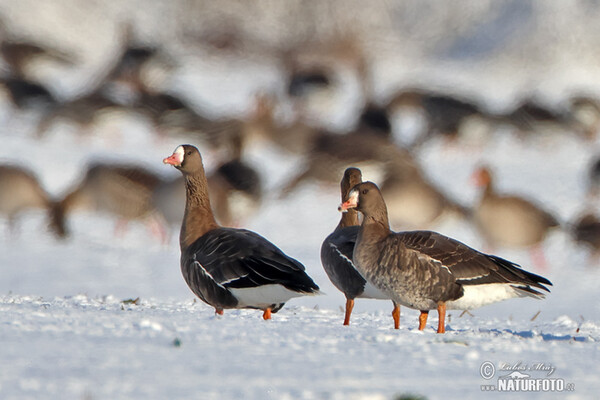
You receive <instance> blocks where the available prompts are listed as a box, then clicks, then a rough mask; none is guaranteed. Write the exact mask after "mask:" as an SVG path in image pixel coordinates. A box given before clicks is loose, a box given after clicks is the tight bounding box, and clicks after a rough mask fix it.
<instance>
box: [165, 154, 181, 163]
mask: <svg viewBox="0 0 600 400" xmlns="http://www.w3.org/2000/svg"><path fill="white" fill-rule="evenodd" d="M163 164H170V165H173V166H177V165H179V162H178V161H177V157H176V155H175V154H173V155H171V156H169V157H167V158H164V159H163Z"/></svg>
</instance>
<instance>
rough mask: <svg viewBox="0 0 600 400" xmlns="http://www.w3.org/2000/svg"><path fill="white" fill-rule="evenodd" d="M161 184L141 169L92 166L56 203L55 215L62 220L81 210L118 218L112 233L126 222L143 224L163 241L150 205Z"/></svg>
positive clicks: (117, 166) (163, 233)
mask: <svg viewBox="0 0 600 400" xmlns="http://www.w3.org/2000/svg"><path fill="white" fill-rule="evenodd" d="M161 182H162V180H161V179H160V178H159V177H158V176H157V175H156V174H154V173H153V172H151V171H149V170H147V169H146V168H144V167H142V166H138V165H130V164H113V163H111V162H94V163H92V164H91V165H89V166H88V168H87V170H86V173H85V176H84V178H83V179H82V180H81V182H79V184H77V186H76V187H75V188H74V189H73V190H72V191H70V192H69V193H68V194H67V195H65V197H64V198H63V199H62V200H61V201H60V202H59V203H58V205H57V207H56V208H57V210H56V213H57V214H58V215H60V218H61V219H63V220H64V219H65V218H66V217H67V216H68V215H69V214H71V213H72V212H73V211H76V210H81V209H84V210H85V209H87V210H91V211H97V212H105V213H108V214H112V215H114V216H116V217H118V218H119V220H118V221H117V225H116V226H115V233H118V232H120V231H122V230H123V229H124V228H125V227H126V225H127V224H128V223H129V221H134V220H138V221H146V222H148V223H150V224H151V225H149V226H150V227H151V228H152V229H154V230H155V232H156V234H157V235H158V236H159V237H160V238H161V240H165V237H166V235H165V231H164V227H163V226H162V225H161V224H160V223H159V222H158V221H157V220H156V213H157V210H156V208H155V207H154V204H153V202H152V193H153V191H154V190H155V188H156V187H157V186H159V185H160V184H161ZM65 229H67V228H66V227H65ZM65 233H66V234H68V230H66V231H65Z"/></svg>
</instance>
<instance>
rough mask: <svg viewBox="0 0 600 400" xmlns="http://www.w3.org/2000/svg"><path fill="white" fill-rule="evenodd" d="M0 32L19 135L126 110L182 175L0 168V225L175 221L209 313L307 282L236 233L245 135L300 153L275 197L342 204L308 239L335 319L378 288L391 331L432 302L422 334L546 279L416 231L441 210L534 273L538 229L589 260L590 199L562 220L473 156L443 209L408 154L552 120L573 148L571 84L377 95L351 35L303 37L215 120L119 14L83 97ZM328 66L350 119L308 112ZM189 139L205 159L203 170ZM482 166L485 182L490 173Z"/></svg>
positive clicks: (598, 247) (255, 183) (187, 266)
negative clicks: (345, 88)
mask: <svg viewBox="0 0 600 400" xmlns="http://www.w3.org/2000/svg"><path fill="white" fill-rule="evenodd" d="M1 25H2V24H0V26H1ZM4 36H5V38H4V39H3V41H2V43H1V45H0V55H1V56H2V59H3V62H4V64H5V65H6V68H4V70H3V75H2V77H1V79H0V87H1V88H2V90H3V91H4V92H5V95H6V98H7V99H8V101H9V102H10V104H11V105H10V107H11V114H13V115H17V116H18V115H25V114H27V115H29V114H32V115H35V116H36V117H35V118H34V121H35V122H34V125H35V126H34V128H33V130H32V133H31V134H32V135H34V136H35V137H36V138H37V140H41V141H43V140H45V139H46V137H47V135H50V134H51V131H52V130H53V127H55V126H56V125H57V124H64V123H66V124H69V125H70V126H72V127H74V130H75V131H76V132H78V133H80V134H81V136H82V138H83V137H84V136H86V135H87V136H92V135H94V134H97V132H98V131H97V129H98V126H99V125H100V124H101V120H102V118H104V117H105V116H106V115H114V114H115V113H125V114H128V115H134V116H135V117H136V118H138V119H141V120H143V121H144V123H145V124H146V126H149V127H150V129H151V130H153V133H154V134H155V136H156V138H157V140H160V138H164V137H165V136H177V137H180V136H184V137H185V138H186V139H187V141H188V143H192V144H193V146H190V145H182V146H180V147H178V148H177V149H176V151H175V152H174V153H173V154H172V155H171V156H170V157H167V158H165V160H164V161H165V163H167V164H171V165H173V166H174V167H175V168H177V169H179V170H180V171H181V172H182V173H183V177H176V178H173V179H166V178H164V177H163V175H161V174H158V173H156V172H153V170H151V169H149V168H147V166H144V165H141V164H135V163H128V164H122V163H116V162H109V161H99V160H89V162H88V164H86V165H81V171H85V172H84V173H83V174H82V178H81V179H80V180H79V181H76V182H70V184H69V185H68V187H69V189H68V190H67V191H66V192H65V193H61V194H58V195H50V194H49V193H48V192H47V191H46V190H45V189H44V187H43V185H42V184H41V183H40V181H39V180H38V179H37V178H36V171H30V170H29V169H28V167H26V166H24V165H17V164H15V163H7V162H6V163H3V165H0V213H2V215H4V216H5V217H6V219H7V221H8V223H7V225H8V229H9V231H10V232H11V233H10V234H11V235H15V234H16V232H15V231H16V230H17V229H18V223H17V218H18V216H19V214H21V213H23V212H26V210H28V209H42V210H44V211H45V212H46V213H47V215H48V219H49V226H50V230H51V231H52V232H53V233H54V234H55V235H56V236H57V238H59V239H60V240H68V238H69V236H70V235H73V234H76V232H72V229H71V228H70V226H69V223H68V219H70V218H74V217H75V215H76V213H77V212H78V211H79V210H87V211H92V212H97V213H101V214H103V215H110V216H111V217H112V218H114V219H115V221H116V225H115V233H116V234H121V233H120V232H122V231H123V229H124V227H125V225H126V224H127V223H129V222H134V221H138V222H139V221H141V222H143V223H146V224H148V227H149V228H150V230H151V231H152V232H153V234H154V235H155V236H156V237H157V240H159V241H160V242H162V243H165V244H168V242H169V240H168V238H169V235H170V232H171V231H173V230H177V229H178V228H179V227H180V226H181V222H182V221H183V226H182V227H181V236H180V240H181V242H180V245H181V270H182V273H183V276H184V279H185V281H186V283H187V284H188V286H189V287H190V289H191V290H192V292H193V293H194V294H195V295H197V296H198V297H199V298H200V299H202V300H203V301H204V302H206V303H208V304H209V305H211V306H212V307H214V308H215V310H216V312H217V313H222V312H223V310H224V309H230V308H254V309H260V310H262V311H263V317H264V318H265V319H269V318H271V313H274V312H277V311H278V310H279V309H281V307H283V305H284V304H285V303H286V302H287V301H288V300H290V299H292V298H294V297H298V296H304V295H313V294H318V293H319V288H318V285H317V284H316V283H315V282H313V280H312V279H311V278H310V277H309V276H308V275H307V274H306V272H305V268H304V266H303V265H302V264H301V263H300V262H299V261H298V260H295V259H293V258H291V257H289V256H287V255H286V254H285V253H283V251H281V250H280V249H279V248H278V247H277V246H276V244H274V243H271V242H269V241H268V240H267V239H265V238H263V237H262V236H260V235H259V234H257V233H255V232H251V231H249V230H245V229H243V226H244V222H245V220H246V219H247V218H249V217H250V216H251V215H252V214H253V213H255V212H256V211H257V210H259V209H260V207H261V204H262V202H263V201H264V198H265V197H266V193H265V190H266V187H267V186H268V185H267V183H268V182H266V176H265V174H264V171H262V170H261V169H260V168H258V167H257V166H256V165H253V164H251V163H248V162H247V160H246V158H245V154H246V153H245V150H246V148H247V147H248V145H249V144H253V143H257V142H267V143H268V144H269V145H270V146H273V147H274V148H276V149H277V151H279V152H281V153H282V154H289V155H290V156H291V157H292V156H293V157H296V158H298V159H299V160H300V163H299V166H298V168H297V170H296V172H297V173H296V174H295V175H294V176H292V177H291V178H290V179H289V181H287V182H285V183H284V184H283V185H282V186H281V187H280V188H278V189H277V190H278V191H279V193H278V194H277V195H278V196H279V197H278V198H279V199H281V198H284V197H286V196H290V195H292V193H294V192H295V191H297V190H299V188H300V187H301V186H302V185H307V184H314V183H318V184H320V185H327V186H329V187H331V186H333V185H337V184H338V182H339V181H340V178H342V182H341V196H342V203H343V206H342V208H343V209H344V211H346V212H345V213H344V214H342V216H341V219H340V222H339V224H338V226H337V227H336V228H335V230H334V231H333V232H332V233H331V235H329V236H328V237H327V238H326V239H325V240H324V241H323V244H322V247H321V261H322V264H323V268H324V269H325V271H326V273H327V275H328V277H329V278H330V280H331V282H332V283H333V285H334V286H335V287H336V288H337V289H339V290H340V291H341V292H342V293H343V294H344V295H345V297H346V305H345V318H344V324H345V325H348V324H349V323H350V316H351V313H352V308H353V305H354V300H355V299H357V298H375V299H385V300H391V301H392V302H393V305H394V308H393V310H394V311H393V312H392V315H393V319H394V326H395V327H396V328H398V327H399V324H400V322H399V319H400V306H405V307H409V308H413V309H416V310H419V311H420V312H421V316H420V319H419V329H424V327H425V324H426V321H427V315H428V313H429V311H430V310H437V311H438V313H439V325H438V329H437V331H438V332H439V333H443V332H444V331H445V325H444V316H445V312H446V309H471V308H475V307H479V306H483V305H486V304H490V303H493V302H496V301H500V300H504V299H508V298H512V297H525V296H529V297H534V298H543V292H547V291H548V288H547V287H546V286H547V285H551V283H550V282H549V281H548V280H547V279H545V278H543V277H541V276H539V275H536V274H533V273H531V272H527V271H526V270H524V269H522V268H521V267H519V266H518V265H516V264H514V263H512V262H510V261H507V260H505V259H502V258H500V257H497V256H493V255H489V254H486V253H484V252H479V251H477V250H475V249H473V248H471V247H468V246H467V245H465V244H463V243H461V242H458V241H456V240H454V239H451V238H449V237H446V236H443V235H441V234H439V233H435V232H433V231H430V229H435V228H436V226H437V224H438V223H439V221H440V220H441V219H443V218H444V217H445V216H448V215H452V216H455V217H458V218H460V219H463V220H465V221H468V222H469V223H472V224H473V226H474V227H475V228H476V229H477V230H478V232H480V236H481V237H482V238H483V239H484V241H485V243H486V246H487V247H486V252H487V251H488V250H492V249H493V250H494V251H495V250H496V249H497V248H499V247H503V246H507V247H517V248H525V249H527V250H530V251H531V254H532V262H533V265H534V266H535V268H536V269H540V270H543V268H546V267H547V266H546V261H545V258H544V254H543V251H542V249H541V244H542V243H543V242H544V240H545V238H546V237H547V235H548V232H549V231H550V230H551V229H557V228H558V229H560V228H562V229H564V230H565V231H567V232H569V234H570V235H571V238H572V239H573V240H574V241H575V242H577V243H581V244H582V245H584V246H587V247H589V248H590V249H591V252H592V254H593V255H594V260H595V261H593V262H597V259H598V254H600V220H599V219H598V217H597V216H596V215H595V214H594V212H593V210H591V209H590V212H587V213H585V215H582V216H580V217H579V218H578V219H577V220H575V221H573V222H572V223H563V222H560V221H559V220H558V219H557V218H556V217H555V216H553V215H552V214H551V212H550V211H549V210H545V209H543V207H541V206H540V203H539V202H540V199H531V198H525V197H521V196H518V195H510V196H509V195H504V194H499V193H497V192H496V191H495V187H494V185H493V182H494V181H493V180H492V171H491V169H490V168H487V167H483V166H482V167H481V168H479V169H478V170H476V171H474V174H473V178H474V181H475V183H476V184H477V185H478V186H479V187H480V188H481V194H480V197H479V200H478V201H477V202H475V204H461V203H460V202H459V201H457V200H456V199H453V198H452V196H451V195H450V194H448V193H445V191H444V190H443V189H442V188H441V187H438V186H437V185H436V184H435V183H434V182H433V181H432V180H430V179H429V177H428V173H427V165H424V164H423V162H422V160H421V158H420V157H419V154H420V151H421V149H422V148H423V147H424V146H425V145H426V143H428V142H430V141H432V140H437V139H439V138H444V139H443V140H445V141H447V142H448V143H447V145H448V146H461V145H463V144H464V143H463V141H466V140H468V139H467V138H468V137H469V135H472V134H473V132H471V130H472V127H473V126H474V124H475V125H476V126H477V127H479V128H481V127H485V129H484V130H485V131H486V132H495V134H498V132H503V133H502V134H504V132H506V131H507V130H508V131H509V132H512V134H514V135H516V136H518V137H520V138H521V139H522V140H523V141H533V140H537V139H539V137H540V136H541V135H543V134H544V132H545V131H549V130H558V131H560V132H562V133H563V134H565V135H566V134H570V135H573V136H575V137H576V138H577V140H581V141H589V142H590V143H591V142H592V141H593V140H595V137H596V135H597V133H598V130H599V129H600V99H596V98H594V97H593V96H584V95H581V94H575V95H573V96H572V97H570V98H568V99H566V101H565V106H564V107H563V108H561V109H554V108H550V107H546V106H544V105H543V104H542V103H541V102H540V101H538V100H537V99H535V98H525V99H520V100H517V101H515V104H514V105H513V107H512V108H510V109H507V110H504V111H502V112H499V111H497V110H493V111H492V110H489V109H487V108H486V107H485V105H484V104H481V102H478V101H476V100H474V99H469V98H466V97H464V96H463V95H459V94H457V93H450V92H444V91H440V90H436V89H435V88H427V87H415V86H410V87H404V88H399V89H395V90H393V91H392V92H393V93H392V94H391V95H389V96H387V97H386V98H385V99H377V98H375V96H373V95H372V93H371V91H370V90H369V89H368V87H369V85H368V83H367V81H368V80H369V78H368V74H369V73H370V72H369V70H370V68H369V60H368V59H367V58H366V56H365V55H364V54H363V52H362V50H361V48H360V45H359V44H358V43H357V42H352V43H350V42H349V41H348V38H343V39H340V42H339V43H336V44H335V45H334V46H332V47H331V48H330V49H329V50H330V51H327V50H326V51H323V48H322V47H323V46H321V47H320V48H319V49H318V51H317V50H315V49H316V48H318V47H319V46H316V45H315V46H314V47H315V49H313V50H314V51H313V54H311V52H310V51H309V50H307V49H311V46H310V43H307V44H306V45H304V46H297V47H291V48H289V49H286V51H278V52H275V54H278V56H279V57H281V60H280V64H281V65H280V66H283V67H282V68H284V70H285V72H286V73H285V76H286V78H285V79H286V81H285V82H284V83H283V85H282V87H281V88H279V90H278V91H273V90H267V89H265V90H264V92H260V93H256V94H255V97H254V99H253V106H254V107H253V109H252V110H251V112H249V113H248V114H246V115H233V116H229V117H223V118H216V117H213V116H211V114H210V113H208V112H205V111H204V110H202V109H201V107H198V105H196V104H193V102H191V101H190V100H189V99H188V98H186V97H184V96H182V95H178V93H176V92H175V91H169V90H164V89H162V88H160V87H159V86H157V85H155V84H154V83H155V82H154V80H153V79H150V78H149V76H154V75H153V74H152V72H156V71H155V70H157V69H158V70H160V71H161V74H163V75H167V76H168V75H169V74H175V73H176V71H177V65H176V62H175V61H174V60H173V59H171V58H170V57H169V56H167V54H169V52H168V51H167V49H163V48H160V47H159V46H152V45H148V44H145V43H144V44H139V43H136V40H135V33H134V31H133V29H132V27H131V26H129V25H126V26H125V27H122V32H121V41H122V48H121V51H120V53H119V54H118V55H117V56H116V57H115V61H114V64H113V65H112V67H111V68H110V69H109V70H108V71H106V73H105V74H104V76H103V77H102V78H101V79H99V80H98V81H97V82H93V84H91V85H90V86H91V87H90V88H89V90H88V91H87V92H86V93H84V94H82V95H80V96H79V97H75V98H70V99H61V98H60V96H58V95H57V94H54V93H52V91H51V90H50V89H49V88H47V87H45V86H44V84H43V83H42V82H39V81H35V80H34V77H33V76H32V74H30V73H29V72H28V71H29V68H30V67H29V65H30V63H33V62H34V61H35V59H36V58H40V57H45V58H49V59H50V60H53V62H57V63H62V64H67V65H76V64H77V62H78V61H77V57H76V56H74V55H70V54H66V53H64V52H62V51H60V50H58V49H52V48H45V47H43V46H41V45H38V44H37V43H28V42H24V41H21V40H16V39H14V40H12V39H10V40H9V39H6V37H10V35H4ZM326 49H327V48H326ZM339 49H343V51H339ZM212 50H214V49H212ZM339 65H343V66H344V68H350V69H352V70H354V72H355V74H356V76H357V77H359V80H360V81H361V87H362V90H363V91H364V93H363V94H364V97H365V99H364V104H363V107H362V109H361V110H359V111H358V112H357V113H356V116H355V118H354V121H353V122H352V124H349V125H350V126H351V127H350V128H348V129H346V130H345V131H343V132H340V131H336V130H335V129H333V128H332V127H331V126H326V125H324V124H320V123H319V121H318V120H317V119H315V118H310V117H308V115H310V112H311V110H314V109H315V108H319V107H322V104H324V102H325V103H326V102H327V101H324V99H327V98H330V97H331V96H332V93H335V92H336V90H339V86H340V85H342V83H341V80H340V79H339V76H338V75H337V71H336V66H339ZM290 104H291V105H292V106H291V107H288V108H287V109H286V106H289V105H290ZM315 104H316V105H315ZM290 109H291V111H290ZM286 112H287V113H286ZM281 114H285V115H284V116H283V117H282V115H281ZM398 116H400V117H406V116H411V118H412V117H415V118H416V119H415V120H417V121H418V123H417V124H416V127H410V128H412V132H411V134H410V135H408V136H402V133H403V131H404V127H403V126H398V125H397V121H398V118H397V117H398ZM474 121H475V122H474ZM409 130H411V129H409ZM477 131H478V132H480V131H481V129H477ZM484 137H485V135H484ZM198 149H200V151H201V152H202V154H203V155H205V154H210V155H211V159H215V160H217V162H216V164H215V165H212V166H211V168H210V171H208V172H206V173H205V170H204V166H203V164H202V156H200V152H199V151H198ZM599 166H600V161H599V162H597V163H595V164H593V165H590V166H589V170H588V171H581V174H582V177H585V179H587V182H589V193H588V197H589V198H590V199H591V201H593V199H595V198H597V192H598V186H600V184H599V183H598V182H599V181H600V172H599V171H600V167H599ZM213 167H214V168H213ZM207 169H208V168H207ZM361 170H362V171H363V172H365V171H369V173H368V174H366V173H365V175H367V176H369V177H377V179H372V180H373V181H376V182H375V183H373V182H362V183H361V181H362V176H361ZM493 173H494V175H498V176H499V177H501V176H502V171H496V170H494V171H493ZM391 227H393V228H394V229H398V230H399V231H400V232H399V233H396V232H394V231H392V230H391V229H392V228H391Z"/></svg>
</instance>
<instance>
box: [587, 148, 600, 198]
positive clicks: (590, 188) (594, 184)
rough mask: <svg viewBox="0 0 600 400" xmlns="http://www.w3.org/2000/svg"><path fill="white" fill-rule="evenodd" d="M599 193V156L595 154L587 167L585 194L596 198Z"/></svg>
mask: <svg viewBox="0 0 600 400" xmlns="http://www.w3.org/2000/svg"><path fill="white" fill-rule="evenodd" d="M599 194H600V157H598V156H596V157H595V158H594V159H593V160H592V162H591V163H590V165H589V167H588V179H587V196H588V197H589V198H590V199H594V198H597V197H598V195H599Z"/></svg>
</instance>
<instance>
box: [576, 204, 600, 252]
mask: <svg viewBox="0 0 600 400" xmlns="http://www.w3.org/2000/svg"><path fill="white" fill-rule="evenodd" d="M570 233H571V235H572V237H573V239H574V240H575V241H576V242H578V243H581V244H583V245H584V246H586V247H588V248H589V249H590V251H591V257H590V258H591V259H592V260H591V261H595V262H597V261H598V259H600V219H599V218H598V216H597V215H595V214H592V213H585V214H583V215H582V216H581V217H579V218H578V219H577V220H576V221H575V222H574V223H573V225H572V226H571V232H570Z"/></svg>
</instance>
